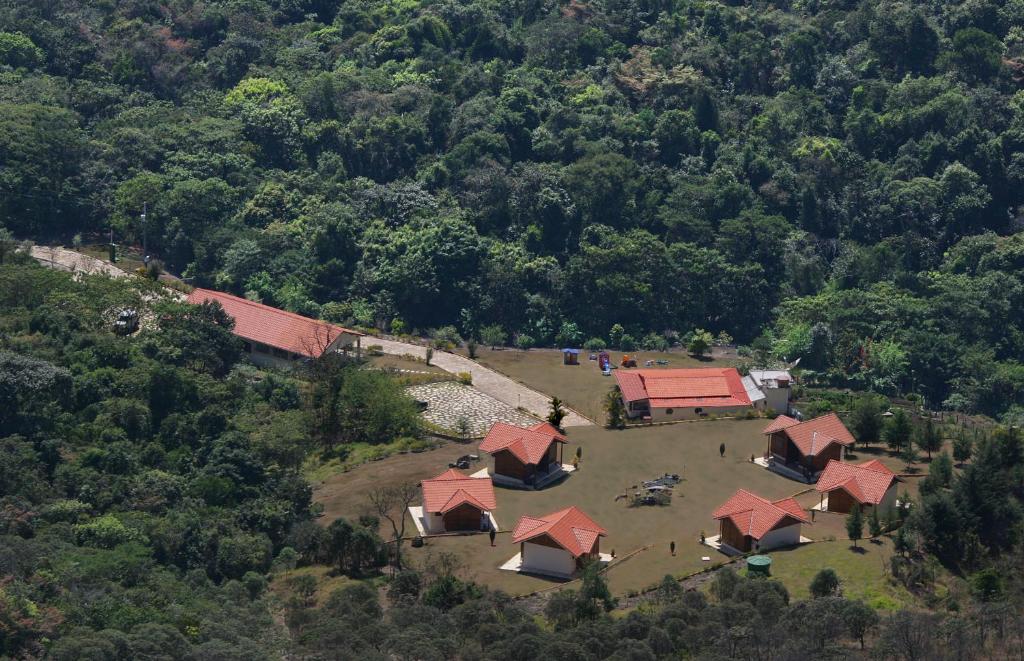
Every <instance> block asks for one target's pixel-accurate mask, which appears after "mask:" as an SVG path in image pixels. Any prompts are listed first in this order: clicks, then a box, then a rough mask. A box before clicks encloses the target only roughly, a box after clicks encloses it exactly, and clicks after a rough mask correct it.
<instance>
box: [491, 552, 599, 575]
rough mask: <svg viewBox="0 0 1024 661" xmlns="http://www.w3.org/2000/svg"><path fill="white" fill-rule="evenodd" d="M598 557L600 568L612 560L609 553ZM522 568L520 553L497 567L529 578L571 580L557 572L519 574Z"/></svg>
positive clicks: (532, 571) (521, 555)
mask: <svg viewBox="0 0 1024 661" xmlns="http://www.w3.org/2000/svg"><path fill="white" fill-rule="evenodd" d="M599 555H600V560H599V561H598V562H599V564H600V565H601V566H602V567H605V566H607V565H608V563H609V562H611V561H612V560H613V558H612V556H611V554H610V553H601V554H599ZM522 566H523V554H522V553H516V554H515V555H514V556H512V557H511V558H509V559H508V560H507V561H505V563H504V564H502V565H501V567H499V569H502V570H504V571H514V572H519V573H523V574H529V575H531V576H546V577H549V578H557V579H563V580H569V579H571V578H573V576H572V575H569V574H559V573H557V572H544V571H537V570H530V571H528V572H521V571H520V569H521V568H522Z"/></svg>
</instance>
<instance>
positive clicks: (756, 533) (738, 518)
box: [713, 489, 810, 553]
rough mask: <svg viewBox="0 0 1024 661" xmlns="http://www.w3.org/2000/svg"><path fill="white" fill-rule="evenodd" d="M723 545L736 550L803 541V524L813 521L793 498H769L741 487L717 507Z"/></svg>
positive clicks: (715, 516)
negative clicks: (801, 533) (801, 536)
mask: <svg viewBox="0 0 1024 661" xmlns="http://www.w3.org/2000/svg"><path fill="white" fill-rule="evenodd" d="M713 516H714V518H715V519H716V520H717V521H718V522H719V538H718V541H719V543H720V544H725V545H726V546H729V547H731V548H733V549H736V550H737V551H740V552H742V553H746V552H748V551H767V550H769V549H773V548H778V547H780V546H795V545H796V544H799V543H800V530H801V528H800V526H801V524H803V523H810V521H809V520H808V518H807V514H806V513H804V510H803V508H802V507H800V504H799V503H798V502H796V501H795V500H793V499H792V498H782V499H779V500H768V499H766V498H762V497H761V496H758V495H756V494H754V493H751V492H749V491H747V490H746V489H740V490H739V491H737V492H736V493H734V494H733V495H732V497H731V498H729V500H727V501H725V503H723V504H722V506H721V507H719V508H718V509H716V510H715V513H714V515H713Z"/></svg>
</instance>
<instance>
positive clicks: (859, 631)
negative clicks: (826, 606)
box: [843, 600, 879, 649]
mask: <svg viewBox="0 0 1024 661" xmlns="http://www.w3.org/2000/svg"><path fill="white" fill-rule="evenodd" d="M843 620H844V621H845V622H846V627H847V630H848V631H849V632H850V635H851V636H853V637H854V638H856V639H857V640H859V641H860V648H861V649H864V636H865V635H867V633H868V632H869V631H871V630H872V629H873V628H875V627H876V626H878V622H879V617H878V613H877V612H876V611H875V609H874V608H872V607H871V606H869V605H867V604H865V603H864V602H863V601H859V600H858V601H848V602H846V604H845V605H844V606H843Z"/></svg>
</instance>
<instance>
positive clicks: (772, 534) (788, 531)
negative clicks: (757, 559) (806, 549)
mask: <svg viewBox="0 0 1024 661" xmlns="http://www.w3.org/2000/svg"><path fill="white" fill-rule="evenodd" d="M799 543H800V524H799V523H794V524H793V525H789V526H785V527H783V528H776V529H775V530H769V531H768V532H766V533H765V535H764V537H762V538H761V542H760V544H761V546H760V548H759V550H761V551H768V550H771V549H776V548H779V547H780V546H794V545H796V544H799Z"/></svg>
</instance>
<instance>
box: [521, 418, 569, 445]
mask: <svg viewBox="0 0 1024 661" xmlns="http://www.w3.org/2000/svg"><path fill="white" fill-rule="evenodd" d="M528 429H529V430H530V431H537V432H541V433H544V434H551V435H552V436H554V437H555V438H558V439H561V440H563V441H565V442H567V443H568V442H569V439H568V438H566V437H565V435H564V434H562V432H560V431H558V430H557V429H555V427H554V425H552V424H551V423H550V422H538V423H537V424H535V425H533V426H532V427H528Z"/></svg>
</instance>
